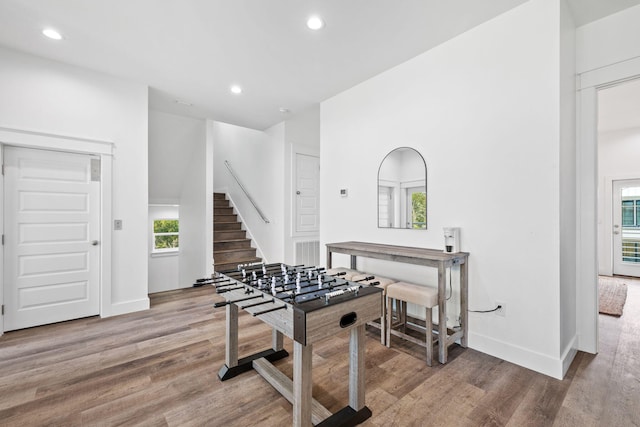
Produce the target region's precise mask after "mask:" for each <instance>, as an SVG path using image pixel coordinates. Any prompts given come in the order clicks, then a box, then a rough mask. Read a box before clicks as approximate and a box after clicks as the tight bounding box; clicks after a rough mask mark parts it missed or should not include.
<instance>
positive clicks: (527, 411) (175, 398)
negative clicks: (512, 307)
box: [0, 281, 640, 427]
mask: <svg viewBox="0 0 640 427" xmlns="http://www.w3.org/2000/svg"><path fill="white" fill-rule="evenodd" d="M627 283H629V292H628V301H627V305H626V307H625V313H624V315H623V316H622V317H621V318H613V317H610V316H601V318H600V339H601V342H600V347H601V352H600V354H598V355H590V354H584V353H579V354H578V355H577V356H576V359H575V361H574V363H573V364H572V366H571V368H570V370H569V372H568V374H567V376H566V378H565V379H564V380H562V381H558V380H555V379H553V378H550V377H547V376H544V375H541V374H537V373H535V372H532V371H530V370H528V369H525V368H521V367H518V366H516V365H513V364H511V363H508V362H505V361H502V360H499V359H496V358H494V357H491V356H488V355H486V354H482V353H479V352H477V351H474V350H471V349H462V348H460V347H452V348H451V351H450V359H449V363H447V364H446V365H440V364H437V363H435V364H434V366H433V367H428V366H427V365H426V363H425V361H424V349H423V348H422V347H419V346H417V345H414V344H411V343H407V342H403V341H401V340H399V339H394V340H393V345H392V348H390V349H388V348H386V347H384V346H382V345H380V342H379V331H378V330H377V329H373V328H372V329H370V330H368V331H367V336H366V357H365V363H366V375H365V382H366V402H367V406H368V407H369V408H370V409H371V410H372V412H373V416H372V417H371V418H370V419H368V420H367V421H365V423H364V424H363V425H364V426H370V427H381V426H385V427H386V426H479V425H483V426H484V425H496V426H503V425H506V426H514V427H515V426H523V425H527V426H552V425H553V426H580V427H585V426H591V425H593V426H601V425H611V426H633V425H640V410H639V408H640V398H639V397H638V396H640V334H639V333H638V331H639V330H640V281H627ZM221 300H222V298H221V297H220V296H219V295H216V294H215V292H214V291H213V289H212V288H211V287H202V288H194V289H184V290H179V291H171V292H164V293H161V294H155V295H152V296H151V305H152V308H151V309H150V310H147V311H144V312H139V313H131V314H127V315H123V316H117V317H113V318H108V319H100V318H97V317H92V318H86V319H79V320H75V321H70V322H63V323H59V324H54V325H47V326H41V327H37V328H31V329H25V330H21V331H15V332H9V333H6V334H5V335H4V336H2V337H0V425H2V426H181V427H182V426H243V427H244V426H283V425H290V424H291V420H292V408H291V404H290V403H289V402H287V401H286V399H284V398H283V397H282V396H280V395H279V394H278V392H277V391H276V390H275V389H273V388H272V387H271V386H270V385H269V384H267V383H266V381H264V380H263V379H262V378H261V377H260V376H259V375H257V374H256V373H254V372H248V373H245V374H243V375H240V376H238V377H236V378H233V379H231V380H229V381H225V382H221V381H220V380H219V379H218V377H217V372H218V369H219V368H220V367H221V366H222V364H223V363H224V353H225V352H224V344H225V343H224V337H225V330H224V328H225V311H224V309H217V310H215V309H213V307H212V306H213V303H214V302H216V301H221ZM238 323H239V331H240V332H239V342H240V346H239V353H240V357H242V356H245V355H249V354H251V353H254V352H257V351H260V350H263V349H265V348H268V347H269V346H270V345H271V331H270V329H269V328H268V327H267V326H266V325H265V324H263V323H262V322H261V321H260V320H259V319H256V318H254V317H252V316H250V315H247V314H246V313H243V312H242V311H240V315H239V319H238ZM284 347H285V349H286V350H287V351H289V353H291V354H292V353H293V350H292V343H291V341H290V340H288V339H285V342H284ZM348 348H349V336H348V334H342V335H338V336H335V337H331V338H329V339H327V340H324V341H321V342H318V343H316V344H314V349H313V350H314V351H313V381H314V384H313V395H314V398H315V399H317V400H318V401H319V402H320V403H321V404H322V405H323V406H325V407H326V408H327V409H329V410H330V411H332V412H335V411H338V410H339V409H341V408H343V407H344V406H346V405H347V403H348V396H349V390H348V372H349V357H348ZM274 365H275V366H277V367H278V369H280V370H281V371H282V372H283V373H284V374H285V375H287V376H288V377H289V378H291V377H292V376H293V375H292V374H293V363H292V357H289V358H286V359H281V360H279V361H276V362H275V363H274Z"/></svg>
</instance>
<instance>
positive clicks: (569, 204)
mask: <svg viewBox="0 0 640 427" xmlns="http://www.w3.org/2000/svg"><path fill="white" fill-rule="evenodd" d="M575 52H576V43H575V24H574V22H573V18H572V16H571V13H570V11H569V9H568V7H567V4H566V2H565V1H564V0H563V1H561V2H560V52H559V54H560V74H559V78H560V212H559V213H560V325H559V326H560V357H561V359H562V360H563V363H564V366H563V375H564V373H565V372H566V371H567V369H568V368H569V364H570V363H571V361H572V360H573V358H574V356H575V352H576V350H575V349H576V340H577V325H576V322H577V319H576V250H577V247H576V245H577V240H576V239H577V235H576V231H577V230H576V218H577V216H576V215H577V207H576V202H577V199H576V194H577V182H576V176H577V175H576V174H577V171H576V114H575V111H576V89H575V88H576V68H575Z"/></svg>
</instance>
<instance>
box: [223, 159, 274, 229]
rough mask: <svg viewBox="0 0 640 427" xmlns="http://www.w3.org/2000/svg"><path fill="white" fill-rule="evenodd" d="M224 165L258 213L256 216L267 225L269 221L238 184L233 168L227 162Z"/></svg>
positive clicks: (244, 189)
mask: <svg viewBox="0 0 640 427" xmlns="http://www.w3.org/2000/svg"><path fill="white" fill-rule="evenodd" d="M224 165H225V166H226V167H227V169H229V173H230V174H231V176H232V177H233V178H234V179H235V180H236V182H237V183H238V185H239V186H240V188H241V189H242V191H244V194H245V195H246V196H247V199H249V201H250V202H251V204H252V205H253V207H254V208H256V211H258V214H259V215H260V218H262V220H263V221H264V222H265V223H267V224H269V220H268V219H267V217H266V216H264V214H263V213H262V211H261V210H260V208H259V207H258V205H256V202H255V201H254V200H253V197H251V195H250V194H249V192H248V191H247V189H246V188H244V185H242V183H241V182H240V180H239V179H238V177H237V176H236V174H235V173H234V172H233V168H232V167H231V163H229V161H228V160H225V161H224Z"/></svg>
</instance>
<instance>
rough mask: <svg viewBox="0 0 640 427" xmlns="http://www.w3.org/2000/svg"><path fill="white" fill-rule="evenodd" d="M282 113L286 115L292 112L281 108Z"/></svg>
mask: <svg viewBox="0 0 640 427" xmlns="http://www.w3.org/2000/svg"><path fill="white" fill-rule="evenodd" d="M280 112H281V113H282V114H286V113H289V112H291V110H289V109H288V108H284V107H280Z"/></svg>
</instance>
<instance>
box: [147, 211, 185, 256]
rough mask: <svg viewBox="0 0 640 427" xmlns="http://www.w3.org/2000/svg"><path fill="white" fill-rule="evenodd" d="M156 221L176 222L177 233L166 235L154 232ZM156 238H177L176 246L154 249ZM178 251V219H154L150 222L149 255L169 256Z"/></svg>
mask: <svg viewBox="0 0 640 427" xmlns="http://www.w3.org/2000/svg"><path fill="white" fill-rule="evenodd" d="M156 221H177V222H178V231H172V232H167V233H164V232H163V233H156V232H155V223H156ZM158 236H178V246H177V247H175V248H156V237H158ZM179 251H180V219H179V218H173V217H172V218H166V217H161V218H154V219H153V220H152V221H151V253H152V254H171V253H177V252H179Z"/></svg>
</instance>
